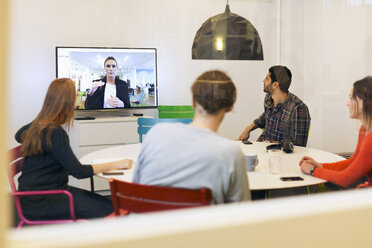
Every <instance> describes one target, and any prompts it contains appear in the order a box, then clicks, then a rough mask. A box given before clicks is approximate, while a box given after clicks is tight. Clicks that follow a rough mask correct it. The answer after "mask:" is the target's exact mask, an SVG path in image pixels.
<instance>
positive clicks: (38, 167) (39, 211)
mask: <svg viewBox="0 0 372 248" xmlns="http://www.w3.org/2000/svg"><path fill="white" fill-rule="evenodd" d="M74 105H75V84H74V82H73V81H72V80H71V79H68V78H62V79H55V80H54V81H53V82H52V83H51V84H50V86H49V88H48V91H47V94H46V96H45V100H44V104H43V107H42V109H41V111H40V113H39V114H38V115H37V117H36V118H35V119H34V120H33V121H32V122H31V123H30V124H28V125H26V126H24V127H22V128H21V129H20V130H18V132H17V133H16V135H15V138H16V140H17V141H18V142H19V143H22V151H21V152H22V155H23V156H24V157H25V159H24V165H23V169H22V174H21V176H20V178H19V190H20V191H29V190H56V189H65V190H68V191H70V192H71V193H72V195H73V196H74V208H75V213H76V217H77V218H83V219H89V218H97V217H104V216H107V215H109V214H110V213H111V212H112V211H113V208H112V204H111V202H110V201H109V200H107V199H106V198H104V197H102V196H100V195H98V194H95V193H92V192H89V191H86V190H82V189H78V188H74V187H71V186H68V185H67V183H68V175H69V174H70V175H72V176H74V177H76V178H78V179H81V178H87V177H90V176H92V175H94V174H98V173H101V172H105V171H109V170H114V169H125V168H130V167H131V165H132V161H131V160H128V159H123V160H120V161H115V162H110V163H104V164H92V165H82V164H80V162H79V160H78V159H77V158H76V157H75V155H74V153H73V151H72V149H71V147H70V144H69V138H68V135H67V133H66V131H65V130H64V129H63V127H67V128H69V127H70V125H71V122H72V118H73V115H74ZM21 203H22V207H23V209H24V212H25V215H26V216H27V217H29V218H30V219H64V218H66V219H67V218H69V217H70V210H69V205H68V200H67V198H66V197H65V196H63V195H55V196H37V197H35V196H34V197H24V198H22V199H21Z"/></svg>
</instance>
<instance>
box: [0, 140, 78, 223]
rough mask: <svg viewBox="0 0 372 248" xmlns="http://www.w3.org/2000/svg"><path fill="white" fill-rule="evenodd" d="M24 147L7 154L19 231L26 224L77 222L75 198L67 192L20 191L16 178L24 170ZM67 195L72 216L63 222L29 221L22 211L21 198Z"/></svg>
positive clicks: (15, 148)
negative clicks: (22, 151) (22, 154)
mask: <svg viewBox="0 0 372 248" xmlns="http://www.w3.org/2000/svg"><path fill="white" fill-rule="evenodd" d="M21 149H22V146H21V145H20V146H17V147H14V148H13V149H11V150H9V151H8V152H7V157H8V161H9V162H8V168H7V169H8V173H7V174H8V180H9V183H10V188H11V194H12V196H13V198H14V203H15V207H16V210H17V213H18V216H19V218H20V220H21V221H20V222H19V223H18V226H17V229H18V230H19V229H21V228H22V227H23V226H24V225H25V224H27V225H45V224H59V223H71V222H74V221H77V219H76V216H75V210H74V198H73V196H72V194H71V193H70V192H69V191H67V190H37V191H18V190H17V187H16V185H15V182H14V176H15V175H17V174H18V173H19V172H20V171H22V168H23V162H24V158H23V157H22V156H21ZM56 194H65V195H67V197H68V199H69V207H70V215H71V219H61V220H29V219H27V218H26V217H25V216H24V214H23V211H22V206H21V202H20V199H19V197H20V196H31V195H33V196H35V195H56Z"/></svg>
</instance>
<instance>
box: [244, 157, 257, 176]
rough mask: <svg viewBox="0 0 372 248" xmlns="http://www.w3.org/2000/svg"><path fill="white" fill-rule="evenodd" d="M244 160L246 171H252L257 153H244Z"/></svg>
mask: <svg viewBox="0 0 372 248" xmlns="http://www.w3.org/2000/svg"><path fill="white" fill-rule="evenodd" d="M245 162H246V169H247V171H249V172H252V171H254V170H255V168H256V166H257V164H258V158H257V154H254V153H249V154H245Z"/></svg>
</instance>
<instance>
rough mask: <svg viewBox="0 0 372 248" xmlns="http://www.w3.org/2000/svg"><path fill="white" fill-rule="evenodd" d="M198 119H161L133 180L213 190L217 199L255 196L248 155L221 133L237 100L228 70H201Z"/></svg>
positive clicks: (195, 89)
mask: <svg viewBox="0 0 372 248" xmlns="http://www.w3.org/2000/svg"><path fill="white" fill-rule="evenodd" d="M191 92H192V103H193V107H194V110H195V111H194V119H193V121H192V122H191V123H190V124H189V125H185V124H182V123H160V124H157V125H156V126H155V127H153V128H152V129H151V130H150V131H149V132H148V134H147V135H146V138H145V141H144V143H143V145H142V149H141V153H140V155H139V158H138V163H137V166H136V167H135V171H134V176H133V181H134V182H137V183H141V184H149V185H161V186H169V187H177V188H188V189H200V188H208V189H210V190H211V191H212V196H213V203H214V204H219V203H228V202H236V201H245V200H249V199H250V192H249V186H248V178H247V172H246V168H245V158H244V155H243V153H242V151H241V149H240V148H239V146H238V145H237V144H235V143H234V142H232V141H231V140H228V139H225V138H222V137H220V136H219V135H218V134H217V133H216V132H217V130H218V128H219V126H220V124H221V122H222V120H223V118H224V116H225V114H226V113H227V112H230V111H231V109H232V107H233V105H234V103H235V100H236V88H235V85H234V83H233V82H232V80H231V78H230V77H229V76H227V75H226V74H225V73H224V72H222V71H218V70H214V71H207V72H205V73H203V74H202V75H200V76H199V77H198V78H197V79H196V80H195V82H194V83H193V85H192V87H191Z"/></svg>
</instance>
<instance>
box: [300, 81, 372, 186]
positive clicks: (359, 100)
mask: <svg viewBox="0 0 372 248" xmlns="http://www.w3.org/2000/svg"><path fill="white" fill-rule="evenodd" d="M347 105H348V107H349V114H350V118H351V119H358V120H360V121H361V122H362V126H361V127H360V129H359V139H358V145H357V147H356V149H355V152H354V153H353V155H352V156H351V157H350V158H349V159H347V160H343V161H339V162H336V163H323V164H321V163H318V162H316V161H315V160H314V159H313V158H311V157H304V158H302V160H301V161H300V166H301V170H302V171H303V172H304V173H305V174H309V175H313V176H315V177H319V178H322V179H324V180H327V181H329V182H332V183H335V184H337V185H340V186H342V187H347V186H349V185H351V184H353V183H355V182H357V181H358V180H360V179H361V178H362V177H363V176H367V178H368V184H367V185H368V186H369V187H370V186H372V156H371V153H372V132H371V131H372V77H371V76H368V77H365V78H363V79H361V80H358V81H356V82H355V83H354V85H353V88H352V89H351V92H350V98H349V102H348V104H347Z"/></svg>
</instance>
